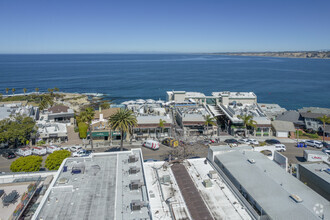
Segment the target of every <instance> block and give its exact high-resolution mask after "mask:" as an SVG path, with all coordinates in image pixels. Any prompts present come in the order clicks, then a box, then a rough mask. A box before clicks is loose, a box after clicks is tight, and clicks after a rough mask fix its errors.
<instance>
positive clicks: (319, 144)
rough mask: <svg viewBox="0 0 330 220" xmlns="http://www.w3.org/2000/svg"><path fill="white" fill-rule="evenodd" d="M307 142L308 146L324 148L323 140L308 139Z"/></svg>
mask: <svg viewBox="0 0 330 220" xmlns="http://www.w3.org/2000/svg"><path fill="white" fill-rule="evenodd" d="M305 144H307V146H311V147H316V148H322V147H323V145H322V142H320V141H315V140H308V141H306V142H305Z"/></svg>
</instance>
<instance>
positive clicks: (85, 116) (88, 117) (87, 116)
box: [77, 107, 95, 150]
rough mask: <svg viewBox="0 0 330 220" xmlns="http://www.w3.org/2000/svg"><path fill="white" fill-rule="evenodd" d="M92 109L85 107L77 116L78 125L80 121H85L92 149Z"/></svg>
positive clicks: (93, 113)
mask: <svg viewBox="0 0 330 220" xmlns="http://www.w3.org/2000/svg"><path fill="white" fill-rule="evenodd" d="M94 115H95V112H94V109H93V108H91V107H88V108H86V109H85V110H84V111H82V112H80V114H79V115H78V116H77V122H78V126H79V123H80V122H83V123H86V124H87V125H88V131H89V137H90V140H91V147H92V150H93V137H92V120H93V119H94Z"/></svg>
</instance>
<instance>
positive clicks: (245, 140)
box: [238, 138, 250, 144]
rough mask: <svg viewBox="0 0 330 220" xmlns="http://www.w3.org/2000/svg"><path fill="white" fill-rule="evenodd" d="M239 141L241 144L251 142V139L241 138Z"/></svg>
mask: <svg viewBox="0 0 330 220" xmlns="http://www.w3.org/2000/svg"><path fill="white" fill-rule="evenodd" d="M238 142H239V143H240V144H250V142H249V139H247V138H243V139H239V140H238Z"/></svg>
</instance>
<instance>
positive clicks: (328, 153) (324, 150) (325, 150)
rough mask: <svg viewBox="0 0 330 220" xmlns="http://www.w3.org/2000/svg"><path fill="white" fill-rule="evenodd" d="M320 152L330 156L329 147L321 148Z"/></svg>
mask: <svg viewBox="0 0 330 220" xmlns="http://www.w3.org/2000/svg"><path fill="white" fill-rule="evenodd" d="M322 152H323V153H326V154H327V155H328V156H330V149H327V148H323V149H322Z"/></svg>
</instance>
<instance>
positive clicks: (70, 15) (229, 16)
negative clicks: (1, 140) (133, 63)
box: [0, 0, 330, 53]
mask: <svg viewBox="0 0 330 220" xmlns="http://www.w3.org/2000/svg"><path fill="white" fill-rule="evenodd" d="M329 12H330V1H327V0H317V1H315V0H310V1H304V0H285V1H284V0H283V1H282V0H276V1H275V0H274V1H271V0H262V1H254V0H244V1H236V0H230V1H229V0H228V1H220V0H204V1H202V0H200V1H195V0H174V1H172V0H166V1H164V0H163V1H161V0H151V1H144V0H139V1H137V0H132V1H128V0H120V1H118V0H117V1H101V0H88V1H85V0H79V1H78V0H56V1H55V0H28V1H27V0H0V53H130V52H188V53H190V52H231V51H283V50H319V49H330V13H329Z"/></svg>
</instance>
